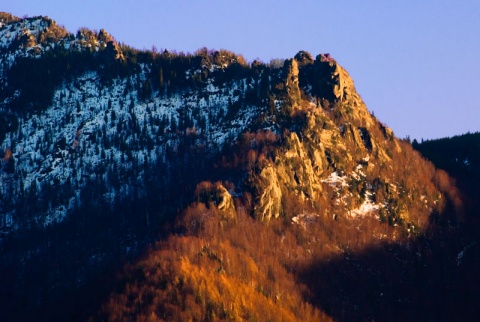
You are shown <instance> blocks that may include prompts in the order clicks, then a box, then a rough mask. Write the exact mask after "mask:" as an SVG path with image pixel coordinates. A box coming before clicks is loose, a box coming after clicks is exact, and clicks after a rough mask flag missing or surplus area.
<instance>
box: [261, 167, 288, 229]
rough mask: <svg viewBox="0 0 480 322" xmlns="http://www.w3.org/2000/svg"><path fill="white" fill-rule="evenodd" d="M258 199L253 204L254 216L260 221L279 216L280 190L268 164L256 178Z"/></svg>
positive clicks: (273, 172)
mask: <svg viewBox="0 0 480 322" xmlns="http://www.w3.org/2000/svg"><path fill="white" fill-rule="evenodd" d="M257 185H258V187H257V190H258V192H259V194H258V198H257V199H258V200H257V202H256V204H255V209H254V211H255V216H256V217H257V218H258V219H260V220H262V221H267V222H268V221H269V220H270V219H272V218H278V217H279V216H280V211H281V205H282V190H281V189H280V184H279V181H278V177H277V173H276V171H275V169H274V168H273V167H272V166H271V165H268V166H267V167H265V168H263V169H262V170H261V172H260V175H259V177H258V178H257Z"/></svg>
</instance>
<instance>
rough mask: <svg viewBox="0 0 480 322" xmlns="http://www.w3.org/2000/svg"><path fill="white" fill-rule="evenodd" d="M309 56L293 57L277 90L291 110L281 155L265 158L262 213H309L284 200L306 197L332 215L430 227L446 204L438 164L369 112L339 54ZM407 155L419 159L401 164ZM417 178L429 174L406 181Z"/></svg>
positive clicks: (260, 199) (262, 215) (258, 209)
mask: <svg viewBox="0 0 480 322" xmlns="http://www.w3.org/2000/svg"><path fill="white" fill-rule="evenodd" d="M306 55H308V54H306V53H303V52H300V53H299V54H298V55H297V56H296V58H295V59H291V60H287V61H286V62H285V66H284V77H285V88H286V90H285V92H284V94H279V95H278V96H277V98H278V99H279V101H281V102H282V104H283V105H281V106H280V107H279V113H280V114H282V113H283V115H286V116H285V118H284V119H282V121H281V122H283V123H281V124H280V127H282V125H283V128H282V129H283V133H282V134H281V140H280V141H281V142H282V143H281V144H280V146H279V147H278V149H277V151H276V153H275V156H274V157H273V158H271V159H269V160H268V162H264V163H263V164H259V167H260V168H261V170H259V171H258V173H259V175H258V180H257V181H256V184H254V186H255V187H256V191H257V197H258V198H257V204H256V205H255V209H256V210H255V211H256V212H257V217H259V218H262V219H264V220H266V221H268V220H269V219H271V218H272V217H278V216H279V214H281V213H283V214H285V215H287V216H291V217H294V216H296V215H298V214H299V213H301V212H302V211H303V210H302V209H301V207H300V206H299V208H298V209H296V210H295V211H296V213H288V214H287V213H286V212H285V211H284V210H282V208H281V207H280V208H279V205H281V204H282V200H286V199H292V198H299V200H301V201H302V202H303V203H305V205H308V206H309V207H313V208H317V210H318V211H320V212H321V213H323V214H324V215H328V216H346V217H357V216H373V217H376V218H378V219H379V220H385V221H389V222H390V223H391V224H400V223H401V225H402V226H405V227H407V226H408V227H411V226H415V227H417V228H418V226H423V225H424V224H425V223H426V221H427V218H428V216H429V214H430V213H431V212H432V211H433V209H437V207H439V205H440V204H441V202H440V201H439V199H441V193H440V192H439V191H438V190H437V189H436V188H435V185H434V183H433V182H432V178H433V175H434V168H433V167H432V166H431V165H430V164H429V163H428V162H425V161H424V160H422V158H421V157H420V156H419V155H418V154H417V153H416V152H415V151H413V150H412V149H411V148H410V146H409V145H408V144H405V143H403V142H400V141H399V140H398V139H397V138H395V136H394V134H393V131H392V130H391V129H389V128H388V127H386V126H385V125H384V124H382V123H380V122H379V121H378V120H377V119H376V118H375V117H373V116H372V115H371V114H370V113H369V111H368V110H367V107H366V106H365V104H364V102H363V101H362V99H361V97H360V95H359V94H358V93H357V92H356V90H355V87H354V82H353V80H352V79H351V78H350V76H349V75H348V73H347V72H346V71H345V69H344V68H342V67H341V66H340V65H339V64H338V63H337V62H336V61H335V60H334V59H333V58H331V57H330V56H328V55H327V56H326V55H319V56H317V58H316V59H315V61H313V59H305V58H304V57H305V56H306ZM298 66H301V67H300V68H299V67H298ZM282 95H283V96H282ZM402 146H403V148H402ZM407 160H414V163H413V164H410V165H408V167H407V168H402V166H399V165H400V164H403V163H405V162H409V161H407ZM412 176H414V177H422V178H424V179H425V180H424V181H422V183H421V184H419V183H418V182H416V183H414V182H413V181H411V180H407V179H406V178H410V177H412ZM266 178H268V180H267V179H266ZM418 201H420V202H421V204H422V206H418ZM284 203H285V202H284ZM412 207H413V208H415V209H412ZM287 212H288V211H287Z"/></svg>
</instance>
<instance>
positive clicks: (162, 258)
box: [101, 203, 328, 321]
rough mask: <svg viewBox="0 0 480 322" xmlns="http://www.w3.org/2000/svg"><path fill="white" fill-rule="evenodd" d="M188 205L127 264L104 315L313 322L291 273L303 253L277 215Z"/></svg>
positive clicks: (314, 314) (316, 317)
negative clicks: (174, 225)
mask: <svg viewBox="0 0 480 322" xmlns="http://www.w3.org/2000/svg"><path fill="white" fill-rule="evenodd" d="M217 211H218V210H216V209H213V208H212V209H208V208H207V207H205V205H204V204H202V203H197V204H194V205H192V206H190V207H189V208H188V209H187V210H186V211H185V215H184V217H183V219H182V220H181V221H180V222H179V226H180V227H183V229H182V230H183V231H184V234H183V236H182V235H174V236H171V237H170V238H169V239H168V240H166V241H165V242H161V243H159V244H157V245H156V246H155V248H154V249H153V250H151V251H150V252H149V253H148V255H147V256H146V257H145V258H144V259H143V260H141V261H139V262H138V263H136V264H135V265H132V266H131V267H128V268H127V270H126V281H127V282H126V285H125V287H124V289H123V291H122V292H121V293H116V294H112V295H111V297H110V299H109V301H108V303H107V304H105V306H104V307H103V309H102V313H101V315H102V317H103V318H105V319H107V320H109V321H129V320H137V321H216V320H257V321H296V320H302V321H320V320H328V317H327V316H326V315H325V314H323V313H322V312H320V311H319V310H318V309H315V308H314V307H312V306H311V305H310V304H309V303H308V301H307V299H308V296H307V294H308V290H307V288H306V287H305V286H303V285H302V284H300V283H297V282H296V281H295V276H294V275H293V274H292V273H291V271H292V270H294V269H296V268H295V267H297V265H298V264H299V263H302V262H304V261H305V260H307V258H308V257H310V255H309V254H308V253H305V250H304V249H303V247H301V245H299V244H298V241H297V237H296V236H295V235H294V234H292V233H291V232H289V231H288V230H286V229H285V227H284V226H283V224H282V223H281V222H277V223H276V224H275V225H272V226H266V225H263V224H260V223H258V222H256V221H255V220H253V219H252V218H251V217H250V216H248V215H247V214H245V213H244V212H243V211H237V218H236V219H235V220H231V221H230V222H229V221H225V220H220V219H219V218H220V217H219V216H218V215H217V214H216V212H217Z"/></svg>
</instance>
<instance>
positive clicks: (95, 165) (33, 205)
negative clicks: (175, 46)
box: [0, 13, 480, 321]
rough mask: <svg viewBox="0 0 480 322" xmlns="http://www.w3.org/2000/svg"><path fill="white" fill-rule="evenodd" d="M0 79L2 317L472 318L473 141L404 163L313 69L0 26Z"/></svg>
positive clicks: (329, 72) (84, 32)
mask: <svg viewBox="0 0 480 322" xmlns="http://www.w3.org/2000/svg"><path fill="white" fill-rule="evenodd" d="M0 78H1V79H2V81H1V82H0V149H1V153H3V157H2V159H1V164H0V180H1V181H0V284H1V285H2V287H1V288H0V312H1V313H0V320H2V321H3V320H5V321H18V320H24V321H29V320H44V321H72V320H82V321H83V320H91V321H132V320H138V321H144V320H145V321H147V320H148V321H185V320H190V321H218V320H249V321H250V320H252V321H267V320H269V321H296V320H301V321H323V320H341V321H350V320H472V319H474V318H475V317H477V316H478V314H479V312H478V305H477V304H478V300H477V296H476V294H478V291H479V290H478V288H479V287H478V285H480V281H479V278H478V274H477V272H478V269H479V263H478V259H477V258H479V257H478V256H477V254H478V248H479V247H478V245H479V244H478V239H477V238H478V236H479V233H480V230H479V229H478V209H479V208H478V201H477V199H476V198H475V196H476V195H477V194H476V192H478V191H479V188H478V184H477V182H478V181H477V180H475V178H478V176H479V172H478V171H479V169H480V166H479V156H478V151H480V150H479V149H478V143H479V140H478V134H473V135H465V136H462V137H458V138H452V139H445V140H439V141H426V142H422V143H421V144H418V142H416V141H414V142H413V147H412V145H411V144H410V142H409V141H406V140H400V139H397V138H396V137H395V135H394V133H393V131H392V130H391V129H390V128H388V126H386V125H385V124H383V123H381V122H380V121H379V120H377V119H376V118H375V116H373V115H372V114H371V113H370V112H369V111H368V109H367V107H366V106H365V104H364V102H363V101H362V99H361V97H360V95H359V94H358V93H357V92H356V89H355V86H354V83H353V80H352V79H351V78H350V76H349V75H348V73H347V71H346V70H345V69H343V67H341V66H340V65H339V64H338V63H337V61H336V60H335V59H333V58H332V57H331V56H330V55H328V54H319V55H317V56H312V55H311V54H310V53H308V52H305V51H300V52H299V53H298V54H297V55H296V56H295V57H294V58H291V59H286V60H274V61H272V62H270V63H264V62H261V61H253V62H247V61H245V59H244V58H243V57H242V56H241V55H238V54H235V53H232V52H230V51H227V50H209V49H206V48H202V49H199V50H198V51H197V52H195V53H181V52H180V53H178V52H169V51H167V50H157V49H155V48H153V49H152V50H151V51H147V50H137V49H134V48H131V47H129V46H128V45H125V44H121V43H118V42H117V41H116V40H115V39H114V38H113V37H112V36H111V35H109V34H108V33H107V32H106V31H105V30H100V31H95V30H89V29H87V28H81V29H80V30H78V31H77V33H76V34H72V33H69V32H68V31H66V30H65V29H64V28H63V27H62V26H59V25H57V24H56V23H55V22H54V21H53V20H51V19H49V18H45V17H32V18H23V19H20V18H17V17H13V16H11V15H8V14H6V13H1V14H0ZM39 80H41V81H39ZM417 150H418V151H420V152H421V153H422V154H420V153H419V152H417ZM439 151H441V152H442V153H438V152H439ZM422 155H423V156H422ZM428 160H430V161H428Z"/></svg>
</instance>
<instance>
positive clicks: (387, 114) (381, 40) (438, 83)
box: [0, 0, 480, 140]
mask: <svg viewBox="0 0 480 322" xmlns="http://www.w3.org/2000/svg"><path fill="white" fill-rule="evenodd" d="M0 11H6V12H9V13H12V14H14V15H16V16H20V17H22V16H24V15H26V16H30V17H31V16H37V15H45V16H49V17H50V18H52V19H54V20H55V21H56V22H57V23H58V24H60V25H63V26H65V27H66V28H67V29H68V30H69V31H70V32H76V31H77V30H78V28H80V27H87V28H90V29H96V30H100V29H105V30H107V31H108V32H109V33H110V34H111V35H113V36H114V37H115V39H116V40H117V41H119V42H123V43H125V44H128V45H130V46H133V47H135V48H138V49H151V48H152V46H155V47H157V48H158V49H168V50H170V51H172V50H176V51H184V52H194V51H195V50H197V49H199V48H201V47H207V48H209V49H227V50H231V51H234V52H236V53H238V54H242V55H243V56H244V57H245V58H246V59H247V60H248V61H253V60H254V59H260V60H262V61H264V62H268V61H270V60H271V59H273V58H291V57H293V56H294V55H295V54H296V53H297V52H298V51H300V50H306V51H308V52H310V53H311V54H312V55H314V56H316V55H318V54H320V53H330V54H331V55H332V57H334V58H335V59H336V60H337V62H338V63H339V64H340V65H342V66H343V67H344V68H345V69H346V70H347V71H348V72H349V73H350V76H351V77H352V78H353V80H354V81H355V86H356V88H357V91H358V93H359V94H360V96H361V97H362V99H363V100H364V101H365V103H366V104H367V107H368V108H369V110H370V111H372V112H373V113H374V114H375V116H376V117H377V118H378V119H379V120H380V121H381V122H383V123H385V124H386V125H387V126H389V127H391V128H392V129H393V130H394V132H395V134H396V135H397V136H398V137H400V138H406V137H407V136H408V137H410V138H411V139H412V140H413V139H418V140H421V139H434V138H440V137H447V136H454V135H459V134H463V133H466V132H477V131H480V99H479V96H480V19H479V17H480V1H478V0H462V1H454V0H422V1H418V0H391V1H385V0H369V1H358V0H336V1H323V0H297V1H279V0H276V1H273V0H256V1H253V0H243V1H238V0H237V1H235V0H203V1H198V0H197V1H195V0H190V1H186V0H175V1H173V0H169V1H162V0H158V1H154V0H123V1H119V0H116V1H113V0H82V1H65V0H41V1H39V0H0Z"/></svg>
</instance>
